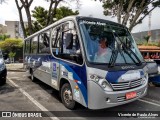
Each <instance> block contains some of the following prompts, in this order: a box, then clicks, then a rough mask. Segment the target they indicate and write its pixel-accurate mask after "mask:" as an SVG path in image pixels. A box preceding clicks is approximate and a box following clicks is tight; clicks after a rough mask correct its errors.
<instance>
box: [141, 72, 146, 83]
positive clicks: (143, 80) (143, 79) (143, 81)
mask: <svg viewBox="0 0 160 120" xmlns="http://www.w3.org/2000/svg"><path fill="white" fill-rule="evenodd" d="M147 81H148V73H145V74H144V77H143V78H142V81H141V84H142V85H144V84H145V83H146V82H147Z"/></svg>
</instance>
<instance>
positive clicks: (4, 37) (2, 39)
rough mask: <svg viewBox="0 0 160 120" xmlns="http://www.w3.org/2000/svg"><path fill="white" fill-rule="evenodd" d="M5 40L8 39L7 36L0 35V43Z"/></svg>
mask: <svg viewBox="0 0 160 120" xmlns="http://www.w3.org/2000/svg"><path fill="white" fill-rule="evenodd" d="M7 38H9V35H5V34H4V35H0V41H4V40H5V39H7Z"/></svg>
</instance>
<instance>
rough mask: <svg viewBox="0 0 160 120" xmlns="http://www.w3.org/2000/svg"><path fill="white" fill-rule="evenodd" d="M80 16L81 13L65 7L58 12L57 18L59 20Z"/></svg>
mask: <svg viewBox="0 0 160 120" xmlns="http://www.w3.org/2000/svg"><path fill="white" fill-rule="evenodd" d="M78 14H79V12H78V11H77V10H76V11H75V12H73V11H72V9H70V8H68V7H64V6H63V7H60V8H58V9H57V10H56V14H55V18H56V19H57V20H59V19H62V18H64V17H67V16H70V15H78Z"/></svg>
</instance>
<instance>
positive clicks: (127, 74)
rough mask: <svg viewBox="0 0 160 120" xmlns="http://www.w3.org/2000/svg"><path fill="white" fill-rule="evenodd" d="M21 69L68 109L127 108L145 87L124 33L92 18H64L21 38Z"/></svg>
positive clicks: (134, 50)
mask: <svg viewBox="0 0 160 120" xmlns="http://www.w3.org/2000/svg"><path fill="white" fill-rule="evenodd" d="M24 65H25V67H26V68H28V69H29V72H30V74H31V79H32V81H34V80H35V78H37V79H39V80H41V81H43V82H44V83H46V84H48V85H49V86H51V87H53V88H54V89H56V90H58V91H59V93H60V96H61V99H62V103H63V104H64V105H65V106H66V107H67V108H69V109H74V108H75V106H76V103H80V104H82V105H83V106H85V107H87V108H89V109H103V108H108V107H113V106H118V105H121V104H125V103H129V102H132V101H135V100H137V99H139V98H141V97H143V96H145V95H146V92H147V87H148V74H147V72H146V71H147V67H146V63H145V61H144V59H143V57H142V56H141V54H140V52H139V50H138V48H137V45H136V43H135V41H134V39H133V37H132V36H131V34H130V32H129V31H128V29H127V28H126V27H125V26H123V25H120V24H118V23H114V22H111V21H107V20H103V19H98V18H91V17H82V16H70V17H66V18H63V19H61V20H59V21H57V22H55V23H53V24H51V25H50V26H48V27H46V28H44V29H42V30H40V31H38V32H36V33H34V34H33V35H31V36H29V37H27V38H26V39H25V45H24Z"/></svg>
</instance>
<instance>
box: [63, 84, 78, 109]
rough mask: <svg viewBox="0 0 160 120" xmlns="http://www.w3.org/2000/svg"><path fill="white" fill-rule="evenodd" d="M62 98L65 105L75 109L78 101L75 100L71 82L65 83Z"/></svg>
mask: <svg viewBox="0 0 160 120" xmlns="http://www.w3.org/2000/svg"><path fill="white" fill-rule="evenodd" d="M61 99H62V103H63V104H64V106H65V107H66V108H68V109H71V110H73V109H75V108H76V102H75V101H74V100H73V93H72V89H71V86H70V84H69V83H65V84H64V85H63V86H62V88H61Z"/></svg>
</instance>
